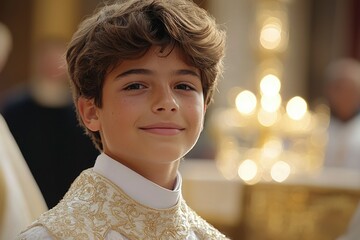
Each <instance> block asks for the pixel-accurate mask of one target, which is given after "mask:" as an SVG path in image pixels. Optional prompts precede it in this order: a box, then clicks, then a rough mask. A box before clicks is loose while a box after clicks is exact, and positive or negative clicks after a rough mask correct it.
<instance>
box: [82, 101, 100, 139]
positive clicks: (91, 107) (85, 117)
mask: <svg viewBox="0 0 360 240" xmlns="http://www.w3.org/2000/svg"><path fill="white" fill-rule="evenodd" d="M76 104H77V109H78V111H79V114H80V117H81V119H82V121H83V123H84V124H85V126H86V127H87V128H88V129H89V130H90V131H92V132H97V131H99V130H100V121H99V118H98V115H97V109H98V108H97V107H96V105H95V103H94V100H93V99H86V98H84V97H79V99H78V100H77V103H76Z"/></svg>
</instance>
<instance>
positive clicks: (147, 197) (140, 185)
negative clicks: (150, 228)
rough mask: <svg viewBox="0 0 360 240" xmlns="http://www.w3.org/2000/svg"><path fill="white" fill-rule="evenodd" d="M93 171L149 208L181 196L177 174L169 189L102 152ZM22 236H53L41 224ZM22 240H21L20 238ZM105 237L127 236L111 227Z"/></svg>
mask: <svg viewBox="0 0 360 240" xmlns="http://www.w3.org/2000/svg"><path fill="white" fill-rule="evenodd" d="M93 170H94V171H95V172H97V173H98V174H101V175H102V176H104V177H106V178H107V179H109V180H110V181H112V182H113V183H115V184H116V185H117V186H118V187H120V188H121V189H122V190H123V191H124V192H125V193H126V194H127V195H129V196H130V197H131V198H133V199H134V200H136V201H137V202H139V203H141V204H143V205H145V206H148V207H151V208H157V209H165V208H169V207H172V206H174V205H175V204H176V203H177V201H178V200H179V198H180V194H181V185H182V179H181V175H180V174H179V173H178V174H177V180H176V184H175V187H174V190H172V191H171V190H168V189H165V188H163V187H161V186H159V185H157V184H155V183H153V182H151V181H150V180H148V179H146V178H144V177H143V176H141V175H139V174H138V173H136V172H134V171H132V170H131V169H129V168H127V167H126V166H124V165H122V164H121V163H119V162H117V161H115V160H114V159H112V158H110V157H109V156H107V155H106V154H104V153H102V154H100V155H99V156H98V158H97V159H96V162H95V166H94V168H93ZM23 236H26V238H25V239H26V240H35V239H46V240H52V239H53V238H52V237H51V235H50V234H49V233H48V231H47V230H46V229H45V228H44V227H42V226H36V227H33V228H31V229H29V230H27V231H26V234H24V235H23ZM21 239H22V240H24V239H23V238H21ZM197 239H198V238H197V236H196V235H195V233H191V234H190V236H189V237H188V239H187V240H197ZM105 240H128V239H127V238H126V237H124V236H122V235H121V234H120V233H118V232H115V231H113V230H111V231H109V233H108V234H107V235H106V239H105Z"/></svg>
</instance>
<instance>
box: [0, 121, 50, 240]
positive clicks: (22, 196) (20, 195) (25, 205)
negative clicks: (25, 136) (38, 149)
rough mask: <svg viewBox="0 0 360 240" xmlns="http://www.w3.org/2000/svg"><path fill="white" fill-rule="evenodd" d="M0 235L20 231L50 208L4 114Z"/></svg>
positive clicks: (0, 136) (8, 236) (0, 132)
mask: <svg viewBox="0 0 360 240" xmlns="http://www.w3.org/2000/svg"><path fill="white" fill-rule="evenodd" d="M0 181H2V182H1V184H0V186H1V187H0V198H1V199H2V201H4V203H3V206H1V209H0V239H14V238H15V237H16V235H17V234H18V233H19V232H20V231H21V230H23V229H24V228H25V227H27V226H28V225H29V224H31V222H33V221H34V220H35V219H36V218H37V217H38V216H39V215H40V214H41V213H43V212H45V211H46V210H47V206H46V203H45V201H44V199H43V197H42V194H41V192H40V190H39V188H38V186H37V184H36V182H35V180H34V178H33V176H32V174H31V172H30V170H29V168H28V166H27V164H26V162H25V160H24V158H23V156H22V154H21V152H20V150H19V148H18V146H17V144H16V142H15V139H14V138H13V137H12V135H11V133H10V131H9V129H8V127H7V124H6V122H5V120H4V118H3V117H2V116H1V115H0Z"/></svg>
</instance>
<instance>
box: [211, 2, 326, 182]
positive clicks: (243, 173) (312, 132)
mask: <svg viewBox="0 0 360 240" xmlns="http://www.w3.org/2000/svg"><path fill="white" fill-rule="evenodd" d="M256 19H257V22H256V26H257V29H258V31H257V33H256V38H257V39H258V41H257V42H256V43H255V53H256V55H257V56H258V60H259V64H258V70H257V74H256V75H257V79H256V81H257V82H258V90H257V93H253V92H251V91H249V90H247V89H242V88H240V87H236V88H234V89H232V90H231V91H230V93H229V99H230V107H228V108H225V109H217V110H216V111H215V112H213V114H212V118H211V119H210V120H209V121H210V124H211V126H212V129H213V134H214V138H215V139H216V141H217V156H216V160H217V164H218V168H219V170H220V171H221V173H222V174H223V175H224V176H225V177H226V178H227V179H234V178H236V177H240V178H241V179H242V180H243V181H244V182H246V183H248V184H254V183H257V182H259V181H276V182H283V181H284V180H286V179H287V178H288V177H289V176H291V175H292V174H297V173H301V174H302V173H313V172H316V171H318V170H320V169H321V166H322V159H323V154H324V146H325V144H326V138H327V135H326V129H327V126H328V123H329V109H328V107H326V106H325V105H318V106H317V107H316V108H315V109H314V110H313V111H312V110H310V109H309V107H308V104H307V102H306V101H305V100H304V99H303V98H302V97H301V96H294V97H292V98H291V99H289V100H288V101H287V102H285V100H284V99H283V98H282V96H281V94H280V92H281V87H282V84H281V82H282V80H283V72H284V69H283V68H284V66H283V61H284V60H283V59H284V55H285V54H286V51H287V50H288V47H289V42H288V39H289V32H288V25H289V23H288V21H289V20H288V16H287V9H286V2H284V1H276V0H263V1H258V5H257V17H256Z"/></svg>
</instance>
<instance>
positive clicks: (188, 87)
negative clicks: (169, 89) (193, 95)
mask: <svg viewBox="0 0 360 240" xmlns="http://www.w3.org/2000/svg"><path fill="white" fill-rule="evenodd" d="M175 89H180V90H185V91H194V90H195V88H194V87H192V86H191V85H189V84H185V83H181V84H178V85H176V86H175Z"/></svg>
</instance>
